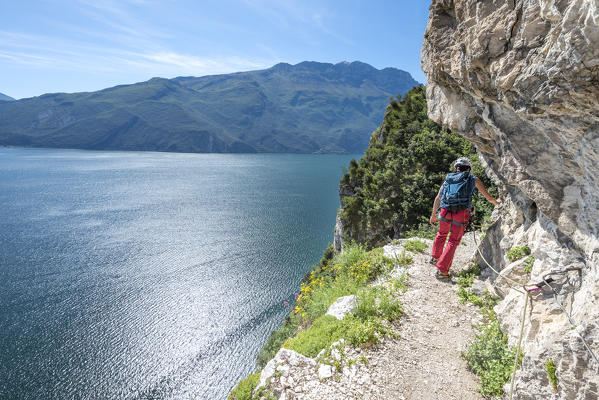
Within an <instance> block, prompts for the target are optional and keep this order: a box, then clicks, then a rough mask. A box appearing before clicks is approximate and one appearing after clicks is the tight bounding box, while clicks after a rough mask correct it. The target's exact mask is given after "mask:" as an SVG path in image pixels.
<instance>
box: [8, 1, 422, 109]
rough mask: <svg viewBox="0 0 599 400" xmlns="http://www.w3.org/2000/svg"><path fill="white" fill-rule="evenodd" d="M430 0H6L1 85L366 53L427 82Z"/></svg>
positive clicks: (125, 77) (14, 87)
mask: <svg viewBox="0 0 599 400" xmlns="http://www.w3.org/2000/svg"><path fill="white" fill-rule="evenodd" d="M429 4H430V1H428V0H416V1H409V0H335V1H333V0H214V1H213V0H196V1H193V0H180V1H179V0H162V1H159V0H69V1H66V0H64V1H63V0H35V1H34V0H20V1H16V0H14V1H13V0H6V1H1V2H0V93H4V94H6V95H8V96H11V97H14V98H17V99H19V98H25V97H32V96H38V95H41V94H44V93H54V92H81V91H93V90H99V89H103V88H106V87H111V86H115V85H119V84H128V83H135V82H141V81H145V80H148V79H150V78H152V77H156V76H159V77H164V78H173V77H176V76H203V75H212V74H224V73H231V72H238V71H250V70H256V69H264V68H269V67H271V66H273V65H275V64H277V63H279V62H287V63H290V64H297V63H299V62H302V61H319V62H329V63H338V62H342V61H362V62H365V63H368V64H370V65H372V66H374V67H376V68H379V69H381V68H386V67H395V68H399V69H402V70H404V71H408V72H409V73H410V74H411V75H412V76H413V77H414V79H416V80H417V81H419V82H423V83H424V82H425V77H424V74H423V73H422V70H421V68H420V47H421V45H422V37H423V34H424V30H425V28H426V23H427V18H428V6H429Z"/></svg>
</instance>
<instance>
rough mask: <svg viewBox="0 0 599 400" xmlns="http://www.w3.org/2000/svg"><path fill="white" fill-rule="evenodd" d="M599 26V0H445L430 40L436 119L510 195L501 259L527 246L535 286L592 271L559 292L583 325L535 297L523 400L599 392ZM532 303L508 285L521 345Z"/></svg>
mask: <svg viewBox="0 0 599 400" xmlns="http://www.w3.org/2000/svg"><path fill="white" fill-rule="evenodd" d="M598 24H599V1H598V0H518V1H514V0H478V1H476V0H433V2H432V5H431V9H430V16H429V21H428V27H427V29H426V33H425V37H424V44H423V48H422V67H423V70H424V72H425V74H426V76H427V79H428V83H427V98H428V112H429V117H430V118H431V119H433V120H435V121H437V122H439V123H444V124H446V125H448V126H449V127H451V128H452V129H454V130H456V131H458V132H459V133H460V134H462V135H463V136H464V137H466V138H467V139H469V140H470V141H472V142H473V143H474V144H475V145H476V147H477V149H478V151H479V153H480V155H481V160H482V161H483V164H484V165H485V166H486V167H487V172H488V173H489V175H490V176H492V177H493V178H494V179H495V180H496V182H497V183H498V185H499V187H500V197H501V198H502V199H503V200H504V202H505V204H504V206H503V207H502V208H501V209H500V210H496V212H495V217H496V219H497V222H496V223H495V224H494V226H493V227H492V229H491V231H490V232H489V234H488V235H487V237H486V239H485V241H486V243H485V244H484V247H485V248H486V253H487V255H488V258H489V261H491V262H492V263H494V264H495V265H496V266H497V267H498V268H504V267H506V266H507V261H506V259H505V252H506V251H507V250H509V249H510V248H511V247H512V246H514V245H522V244H525V243H527V244H528V245H529V246H530V248H531V249H532V254H533V256H534V257H535V263H534V266H533V269H532V273H531V276H530V282H536V281H539V280H540V278H541V276H543V274H546V273H548V272H549V271H551V270H555V269H560V268H564V267H566V266H570V265H578V266H581V267H582V271H581V273H580V275H578V274H576V273H570V274H569V275H568V278H569V279H570V282H567V283H566V284H565V285H564V286H563V287H562V286H559V287H556V289H558V290H559V291H560V296H559V298H558V299H559V300H560V301H561V302H563V303H564V305H565V307H566V309H567V310H568V311H569V312H571V313H572V318H573V319H574V321H575V322H576V323H577V324H578V327H577V329H576V330H573V329H571V327H570V324H569V322H568V320H567V318H566V316H565V314H564V313H563V312H561V310H560V309H559V307H558V306H557V305H556V304H555V301H554V299H553V296H552V295H551V294H550V293H548V292H547V291H545V292H544V293H541V294H538V295H537V296H536V298H535V299H534V300H533V302H532V311H530V313H529V315H528V316H527V322H526V332H525V336H524V343H523V347H524V352H525V358H524V361H523V365H522V368H521V370H520V371H519V373H518V376H517V380H516V394H517V396H516V397H518V398H522V399H528V398H530V399H537V398H552V397H554V398H567V399H591V398H592V399H595V398H598V393H599V389H598V387H599V365H596V363H595V361H594V360H593V359H592V358H591V356H590V355H589V352H588V351H586V349H585V348H584V345H583V344H582V341H581V340H580V338H579V337H578V334H581V335H583V336H584V337H585V338H586V339H587V341H588V343H589V345H590V346H591V349H592V350H594V352H595V354H598V355H599V267H598V263H599V239H598V234H599V26H598ZM490 279H491V280H493V279H496V277H493V276H492V275H491V276H490ZM522 301H523V300H522V296H521V295H520V294H519V293H516V292H515V291H513V290H512V291H508V293H507V294H505V299H504V300H503V301H502V303H501V304H500V305H499V306H498V308H497V311H498V312H499V317H500V319H501V321H502V324H503V326H504V328H505V329H506V330H507V331H508V332H509V334H510V339H511V341H512V342H514V339H515V337H516V336H517V334H518V333H519V321H520V315H519V314H520V312H521V306H522V304H523V303H522ZM548 359H553V360H554V361H555V363H556V365H557V375H558V378H560V379H559V382H560V383H559V391H558V393H556V394H555V393H553V392H552V391H551V389H550V385H549V383H548V380H547V375H546V372H545V361H546V360H548Z"/></svg>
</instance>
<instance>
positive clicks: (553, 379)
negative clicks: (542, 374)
mask: <svg viewBox="0 0 599 400" xmlns="http://www.w3.org/2000/svg"><path fill="white" fill-rule="evenodd" d="M545 370H546V371H547V377H548V378H549V383H551V387H552V389H553V391H554V392H557V385H558V383H559V382H558V380H557V375H556V374H555V373H556V371H557V367H556V366H555V362H553V360H551V359H549V360H547V361H546V362H545Z"/></svg>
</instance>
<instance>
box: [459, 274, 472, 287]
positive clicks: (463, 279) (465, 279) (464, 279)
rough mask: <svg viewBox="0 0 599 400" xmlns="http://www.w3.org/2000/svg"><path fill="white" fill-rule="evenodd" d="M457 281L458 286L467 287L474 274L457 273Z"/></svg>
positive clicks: (469, 285)
mask: <svg viewBox="0 0 599 400" xmlns="http://www.w3.org/2000/svg"><path fill="white" fill-rule="evenodd" d="M457 283H458V285H459V286H460V288H469V287H471V286H472V284H473V283H474V274H462V275H458V279H457Z"/></svg>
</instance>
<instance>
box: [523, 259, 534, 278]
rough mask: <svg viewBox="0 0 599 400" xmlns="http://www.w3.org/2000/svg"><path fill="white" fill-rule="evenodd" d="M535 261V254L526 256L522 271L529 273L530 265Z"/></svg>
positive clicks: (530, 270)
mask: <svg viewBox="0 0 599 400" xmlns="http://www.w3.org/2000/svg"><path fill="white" fill-rule="evenodd" d="M534 263H535V256H528V257H526V260H524V272H526V273H527V274H530V273H531V272H532V266H533V265H534Z"/></svg>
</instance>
